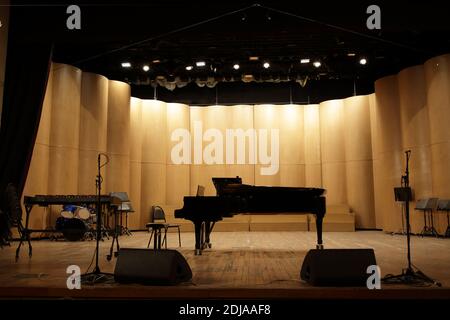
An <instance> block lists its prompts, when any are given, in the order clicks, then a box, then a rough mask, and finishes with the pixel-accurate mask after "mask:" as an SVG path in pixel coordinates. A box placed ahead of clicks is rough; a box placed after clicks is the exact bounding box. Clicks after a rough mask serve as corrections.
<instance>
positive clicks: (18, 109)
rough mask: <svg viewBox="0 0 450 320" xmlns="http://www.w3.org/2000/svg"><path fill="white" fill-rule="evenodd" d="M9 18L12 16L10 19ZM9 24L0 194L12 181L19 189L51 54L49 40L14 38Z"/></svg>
mask: <svg viewBox="0 0 450 320" xmlns="http://www.w3.org/2000/svg"><path fill="white" fill-rule="evenodd" d="M11 20H12V19H11ZM13 27H14V26H13V25H12V24H11V25H10V33H9V43H8V52H7V58H6V73H5V86H4V96H3V111H2V119H1V130H0V194H1V195H2V196H1V197H0V199H1V200H0V201H1V205H2V208H4V197H3V194H4V190H5V188H6V186H7V184H8V183H13V184H14V185H15V186H16V187H17V190H18V193H19V196H21V194H22V192H23V188H24V185H25V180H26V177H27V174H28V168H29V165H30V161H31V156H32V153H33V147H34V143H35V140H36V135H37V130H38V127H39V120H40V117H41V111H42V104H43V100H44V96H45V90H46V87H47V80H48V75H49V70H50V64H51V57H52V47H53V46H52V43H51V41H48V43H45V41H39V42H38V41H35V42H31V43H30V42H29V43H27V42H26V41H21V40H20V39H14V34H13Z"/></svg>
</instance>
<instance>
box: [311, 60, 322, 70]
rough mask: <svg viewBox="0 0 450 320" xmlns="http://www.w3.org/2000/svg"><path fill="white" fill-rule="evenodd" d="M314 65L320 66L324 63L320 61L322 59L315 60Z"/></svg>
mask: <svg viewBox="0 0 450 320" xmlns="http://www.w3.org/2000/svg"><path fill="white" fill-rule="evenodd" d="M313 65H314V67H316V68H319V67H320V66H321V65H322V64H321V63H320V61H314V62H313Z"/></svg>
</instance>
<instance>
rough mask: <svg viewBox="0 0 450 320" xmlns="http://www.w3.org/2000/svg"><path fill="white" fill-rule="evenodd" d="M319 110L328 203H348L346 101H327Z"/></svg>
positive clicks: (323, 176)
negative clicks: (345, 131) (345, 133)
mask: <svg viewBox="0 0 450 320" xmlns="http://www.w3.org/2000/svg"><path fill="white" fill-rule="evenodd" d="M319 110H320V142H321V144H320V146H321V156H322V183H323V187H324V188H325V189H326V190H327V204H331V205H335V204H347V183H346V164H345V142H344V141H345V137H344V126H345V119H344V102H343V100H331V101H326V102H323V103H321V104H320V105H319Z"/></svg>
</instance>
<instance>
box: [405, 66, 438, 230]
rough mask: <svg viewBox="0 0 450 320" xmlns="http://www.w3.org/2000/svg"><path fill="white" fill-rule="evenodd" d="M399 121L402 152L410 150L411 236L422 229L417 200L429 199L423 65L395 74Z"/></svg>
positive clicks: (421, 217)
mask: <svg viewBox="0 0 450 320" xmlns="http://www.w3.org/2000/svg"><path fill="white" fill-rule="evenodd" d="M398 84H399V96H400V119H401V129H402V139H403V140H402V141H403V150H411V159H410V163H409V172H410V185H411V188H412V189H413V190H414V197H415V199H414V200H413V201H412V202H411V204H410V209H411V219H410V221H411V228H412V231H413V232H414V233H418V232H420V231H421V229H422V227H423V215H422V214H421V212H419V211H416V212H414V210H413V208H414V207H415V202H416V201H417V200H418V199H422V198H427V197H432V196H433V190H432V177H431V150H430V127H429V117H428V107H427V93H426V86H425V73H424V67H423V66H415V67H411V68H408V69H405V70H403V71H401V72H400V73H399V74H398Z"/></svg>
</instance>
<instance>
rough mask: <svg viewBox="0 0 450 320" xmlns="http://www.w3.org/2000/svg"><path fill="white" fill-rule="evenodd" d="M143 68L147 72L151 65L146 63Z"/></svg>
mask: <svg viewBox="0 0 450 320" xmlns="http://www.w3.org/2000/svg"><path fill="white" fill-rule="evenodd" d="M142 70H144V71H145V72H147V71H148V70H150V67H149V66H148V65H145V66H143V67H142Z"/></svg>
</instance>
